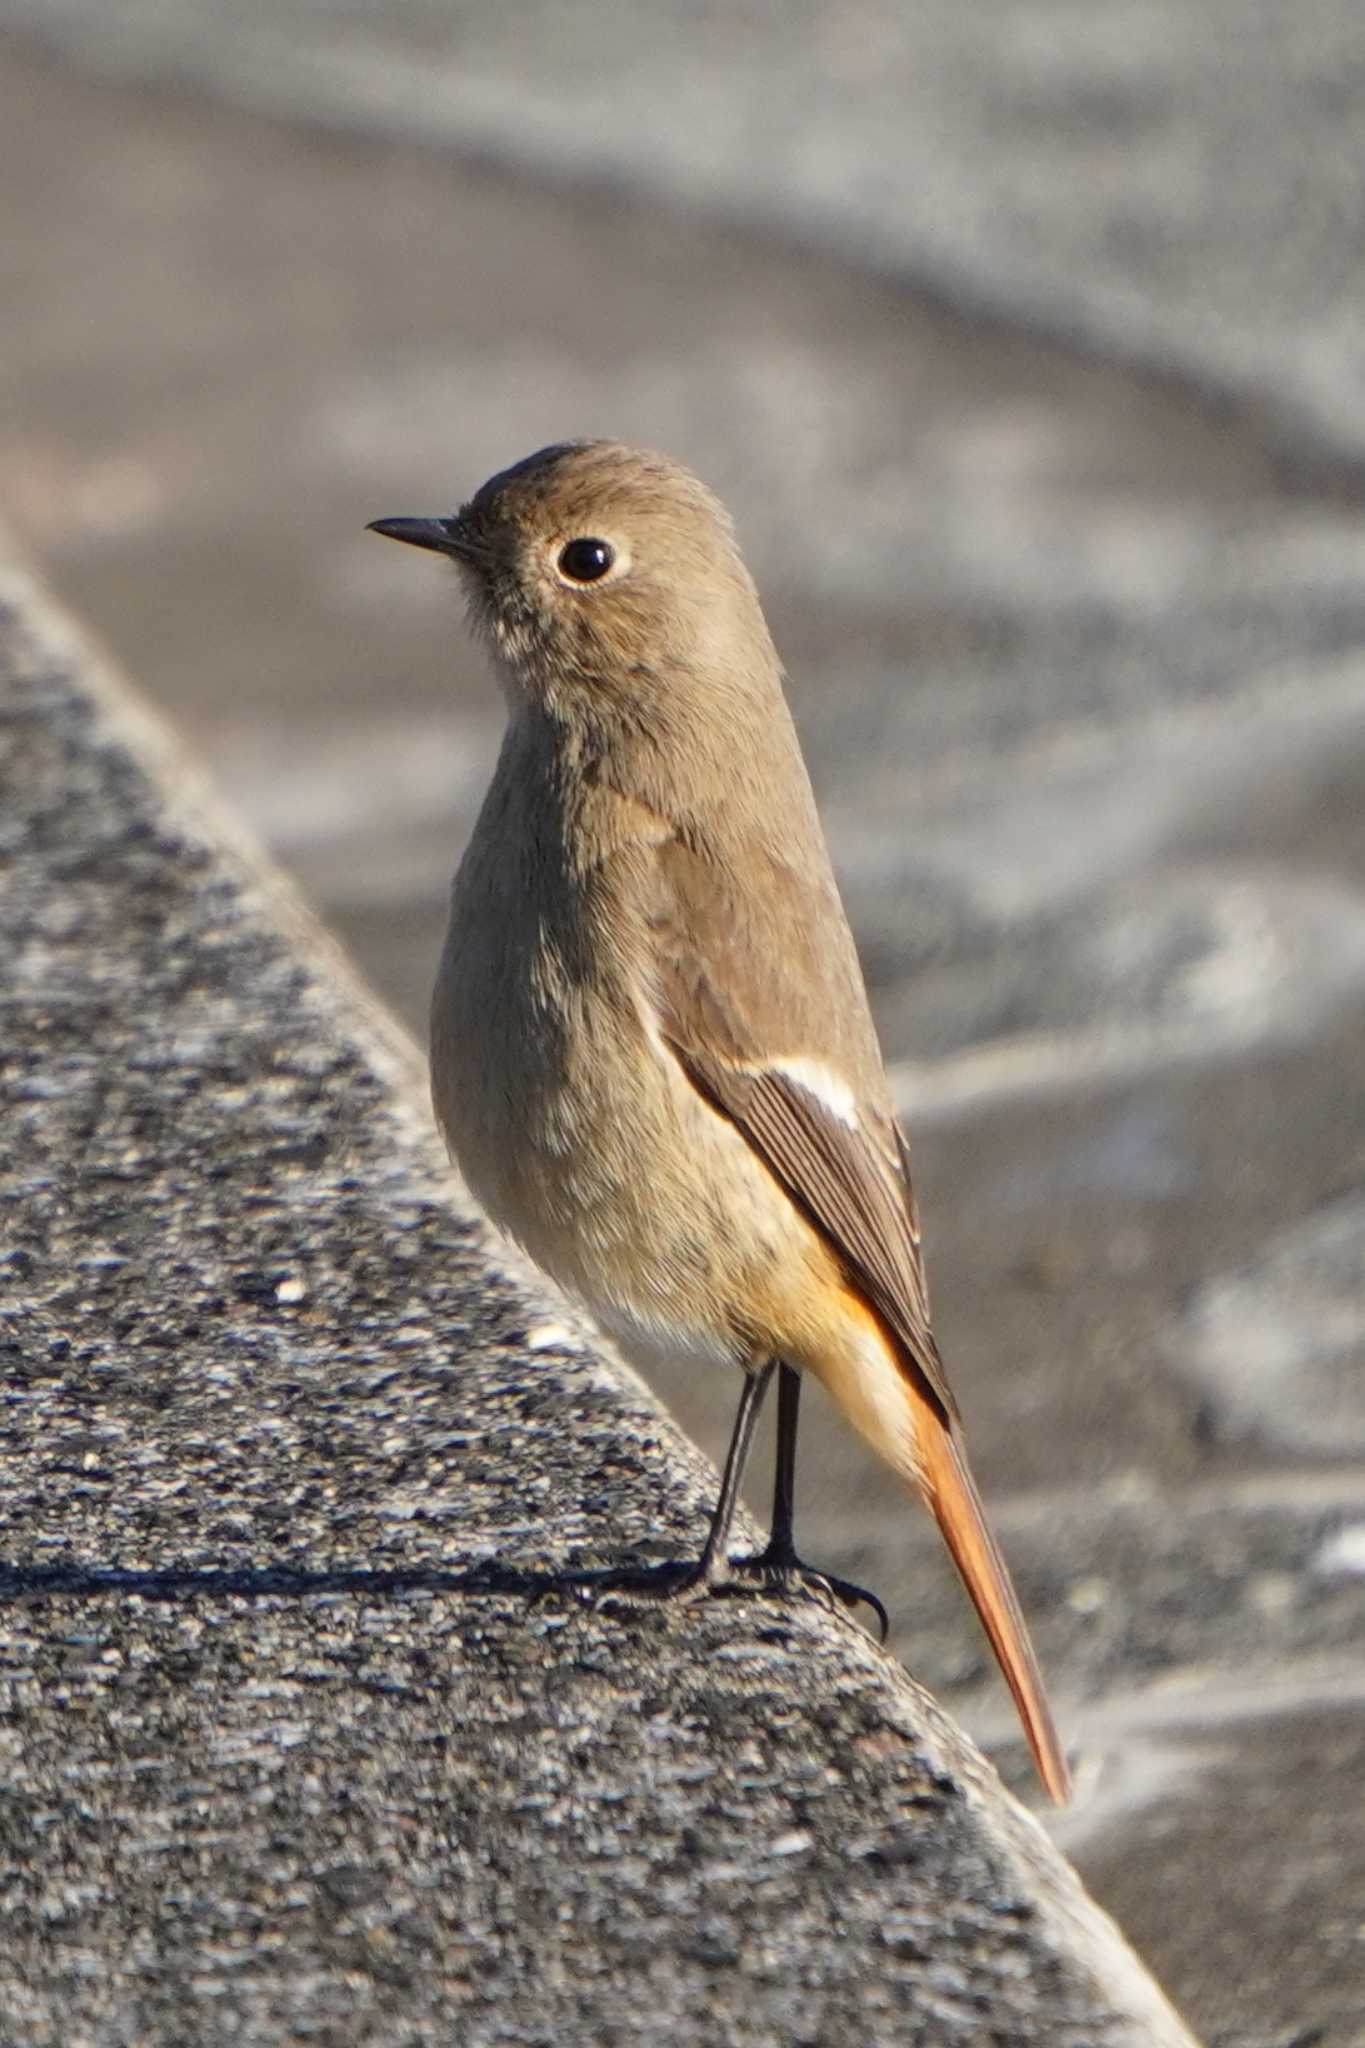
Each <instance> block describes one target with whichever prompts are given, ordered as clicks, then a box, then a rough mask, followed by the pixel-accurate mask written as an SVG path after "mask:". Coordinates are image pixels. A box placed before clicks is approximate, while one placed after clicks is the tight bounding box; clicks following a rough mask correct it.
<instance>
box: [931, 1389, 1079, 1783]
mask: <svg viewBox="0 0 1365 2048" xmlns="http://www.w3.org/2000/svg"><path fill="white" fill-rule="evenodd" d="M910 1392H911V1398H912V1400H914V1402H915V1406H916V1409H917V1413H916V1416H915V1423H916V1436H917V1439H918V1447H919V1453H920V1458H921V1459H922V1461H923V1466H922V1469H923V1480H922V1482H921V1483H922V1485H923V1488H924V1493H925V1497H926V1499H927V1500H928V1503H929V1505H930V1507H931V1508H932V1509H933V1512H934V1519H935V1520H936V1521H937V1523H938V1526H939V1529H940V1531H941V1532H942V1535H943V1540H944V1542H945V1543H946V1544H947V1546H948V1548H949V1550H950V1551H951V1553H952V1558H953V1563H954V1564H955V1565H956V1566H957V1568H958V1571H959V1572H960V1573H961V1575H962V1581H963V1584H964V1585H965V1586H966V1588H967V1591H968V1592H969V1593H970V1595H971V1597H972V1604H973V1606H974V1607H975V1608H976V1611H977V1614H978V1615H979V1616H980V1618H981V1626H982V1627H983V1628H984V1629H985V1631H986V1634H987V1636H988V1637H989V1639H990V1645H991V1648H992V1649H993V1650H994V1652H995V1655H996V1661H997V1662H998V1663H999V1666H1000V1669H1001V1671H1002V1672H1003V1674H1004V1678H1005V1683H1006V1684H1007V1685H1008V1687H1009V1689H1010V1691H1011V1692H1012V1693H1013V1695H1014V1704H1015V1706H1016V1707H1017V1708H1018V1709H1019V1718H1020V1720H1021V1721H1022V1722H1023V1725H1024V1733H1025V1735H1026V1736H1027V1737H1028V1745H1029V1748H1030V1749H1031V1750H1032V1752H1033V1760H1034V1762H1035V1763H1036V1764H1037V1766H1038V1775H1039V1777H1040V1778H1041V1779H1042V1781H1043V1784H1044V1785H1045V1786H1046V1788H1047V1790H1048V1792H1049V1794H1050V1795H1051V1797H1052V1798H1053V1799H1054V1800H1055V1801H1056V1802H1057V1804H1058V1806H1065V1805H1066V1803H1067V1801H1068V1800H1069V1799H1070V1797H1071V1773H1070V1771H1069V1770H1068V1768H1067V1762H1066V1754H1065V1752H1064V1750H1063V1749H1062V1744H1061V1739H1060V1737H1059V1736H1058V1733H1057V1728H1056V1724H1055V1723H1054V1721H1053V1719H1052V1710H1051V1708H1050V1707H1049V1706H1048V1703H1047V1695H1046V1693H1045V1691H1044V1689H1043V1675H1042V1672H1041V1671H1040V1670H1039V1668H1038V1659H1037V1657H1036V1656H1035V1654H1034V1649H1033V1644H1032V1642H1031V1641H1030V1639H1029V1632H1028V1624H1027V1623H1026V1622H1025V1620H1024V1615H1023V1610H1022V1609H1021V1607H1020V1605H1019V1596H1018V1594H1017V1593H1016V1592H1015V1590H1014V1582H1013V1580H1012V1579H1011V1578H1010V1574H1009V1567H1008V1566H1007V1565H1006V1563H1005V1560H1004V1557H1003V1556H1002V1554H1001V1550H1000V1546H999V1544H998V1543H997V1542H996V1540H995V1537H994V1535H993V1534H992V1533H991V1527H990V1524H989V1523H988V1522H987V1520H986V1511H985V1509H984V1507H983V1506H982V1504H981V1496H980V1494H979V1493H978V1492H977V1490H976V1481H975V1480H974V1479H973V1478H972V1474H971V1469H970V1467H969V1466H968V1464H967V1458H966V1453H965V1452H964V1450H963V1448H962V1445H961V1443H960V1442H959V1441H958V1439H957V1437H956V1435H955V1434H954V1432H953V1431H952V1430H951V1429H950V1428H948V1427H947V1426H946V1425H945V1424H944V1422H943V1421H942V1419H941V1418H940V1417H939V1415H938V1414H937V1413H936V1412H935V1411H934V1409H933V1408H932V1407H931V1406H930V1404H929V1402H928V1401H923V1403H922V1406H921V1399H922V1397H920V1398H917V1397H916V1394H915V1390H914V1389H913V1388H912V1389H911V1390H910Z"/></svg>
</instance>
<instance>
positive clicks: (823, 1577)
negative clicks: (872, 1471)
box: [721, 1543, 891, 1643]
mask: <svg viewBox="0 0 1365 2048" xmlns="http://www.w3.org/2000/svg"><path fill="white" fill-rule="evenodd" d="M728 1575H729V1578H730V1580H731V1581H733V1580H735V1579H741V1580H742V1579H756V1580H757V1581H758V1585H759V1588H760V1589H761V1590H762V1591H763V1592H765V1593H784V1594H791V1593H809V1594H810V1595H811V1596H812V1597H813V1598H814V1599H816V1600H819V1601H821V1602H823V1604H824V1605H825V1606H826V1607H828V1608H829V1610H830V1612H831V1613H833V1612H834V1611H835V1610H836V1609H837V1608H839V1607H870V1608H871V1609H872V1612H873V1614H875V1616H876V1617H877V1633H878V1640H879V1641H880V1642H883V1643H884V1642H885V1641H886V1638H887V1635H888V1633H889V1631H890V1627H891V1623H890V1620H889V1618H888V1616H887V1612H886V1609H885V1608H884V1607H883V1606H882V1603H881V1601H880V1600H879V1599H878V1598H877V1596H876V1594H875V1593H870V1592H869V1591H868V1589H867V1587H866V1586H856V1585H854V1583H853V1581H852V1579H841V1578H837V1577H836V1576H835V1574H834V1573H833V1572H818V1571H816V1570H815V1569H814V1567H813V1566H811V1565H808V1564H805V1563H803V1562H802V1560H801V1559H800V1558H799V1557H798V1556H797V1554H796V1552H795V1551H794V1550H793V1549H792V1548H791V1546H790V1545H789V1544H784V1543H770V1544H769V1545H768V1547H767V1549H766V1550H760V1551H758V1552H756V1553H755V1555H754V1556H752V1557H732V1558H730V1559H729V1561H728ZM721 1584H722V1586H723V1584H724V1581H722V1582H721Z"/></svg>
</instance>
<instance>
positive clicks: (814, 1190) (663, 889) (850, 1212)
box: [651, 840, 958, 1424]
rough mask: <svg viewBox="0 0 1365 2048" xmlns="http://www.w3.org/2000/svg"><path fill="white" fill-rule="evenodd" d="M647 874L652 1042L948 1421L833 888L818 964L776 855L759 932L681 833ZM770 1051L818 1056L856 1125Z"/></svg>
mask: <svg viewBox="0 0 1365 2048" xmlns="http://www.w3.org/2000/svg"><path fill="white" fill-rule="evenodd" d="M655 870H656V871H655V883H656V886H655V889H654V891H653V901H652V904H651V925H652V928H653V936H654V940H655V946H654V958H655V962H656V989H655V997H656V1001H657V1003H658V1006H659V1024H660V1029H661V1031H662V1034H663V1037H664V1039H665V1041H666V1042H667V1044H668V1045H669V1047H670V1048H671V1050H672V1052H673V1053H674V1055H675V1057H676V1058H677V1060H678V1062H679V1064H680V1065H681V1067H682V1068H683V1070H684V1072H685V1073H686V1074H687V1075H688V1078H689V1079H690V1080H691V1081H692V1083H693V1085H694V1086H695V1087H696V1088H697V1089H698V1090H699V1091H700V1092H701V1093H702V1094H703V1095H705V1096H706V1098H707V1100H708V1101H709V1102H711V1103H712V1104H713V1105H714V1106H715V1108H716V1109H718V1110H719V1111H720V1112H721V1114H722V1115H724V1116H726V1117H728V1118H729V1119H730V1121H731V1122H732V1123H733V1124H734V1125H735V1127H736V1129H737V1130H739V1131H740V1132H741V1133H742V1135H743V1136H744V1137H745V1138H746V1139H747V1140H748V1142H749V1144H750V1145H752V1146H753V1148H754V1150H755V1152H757V1153H758V1155H759V1157H760V1158H761V1159H762V1160H763V1162H764V1164H765V1165H766V1166H767V1168H768V1170H769V1172H770V1173H772V1175H773V1176H774V1178H775V1179H776V1180H777V1181H779V1182H780V1183H781V1185H782V1186H783V1187H784V1188H785V1189H786V1191H787V1193H788V1194H789V1195H790V1197H791V1199H792V1200H793V1201H794V1202H795V1203H797V1204H798V1206H799V1207H800V1208H801V1209H802V1211H803V1212H804V1213H805V1215H806V1216H808V1217H809V1219H810V1221H811V1222H812V1223H813V1224H814V1226H815V1228H816V1229H817V1230H819V1231H820V1232H821V1234H822V1235H823V1236H824V1237H825V1238H826V1239H827V1241H828V1242H829V1243H830V1245H831V1246H832V1247H833V1249H834V1250H835V1251H836V1252H837V1253H838V1255H839V1257H840V1259H841V1260H842V1261H843V1263H844V1265H845V1267H846V1268H847V1270H848V1273H849V1277H850V1279H851V1281H852V1282H853V1284H854V1285H855V1286H856V1287H857V1289H858V1290H859V1292H861V1293H862V1294H864V1295H865V1297H866V1299H867V1301H868V1303H869V1305H870V1306H871V1307H873V1308H875V1309H876V1311H877V1312H878V1314H879V1315H881V1316H882V1317H883V1318H884V1319H885V1321H886V1322H887V1323H888V1324H889V1325H890V1327H891V1329H892V1330H893V1331H894V1332H895V1333H896V1335H897V1336H898V1337H900V1339H901V1341H902V1342H903V1344H904V1345H905V1348H906V1351H907V1353H908V1355H909V1358H910V1360H911V1361H912V1363H913V1364H914V1366H915V1367H916V1368H917V1369H918V1372H919V1373H920V1375H921V1377H922V1380H923V1383H924V1391H925V1393H926V1395H927V1397H928V1398H929V1399H930V1400H931V1401H932V1402H933V1404H934V1406H935V1407H936V1408H937V1409H938V1410H939V1411H940V1413H941V1415H942V1417H943V1419H944V1421H945V1422H948V1423H950V1424H951V1423H955V1422H956V1420H957V1415H958V1410H957V1403H956V1401H955V1400H954V1398H953V1395H952V1392H951V1389H950V1388H949V1386H948V1383H947V1381H946V1379H945V1377H944V1373H943V1366H942V1363H941V1361H940V1359H939V1354H938V1346H937V1345H936V1344H935V1342H934V1337H933V1332H932V1330H931V1328H930V1324H929V1297H928V1290H927V1287H926V1284H925V1278H924V1264H923V1260H922V1258H921V1256H920V1248H919V1224H918V1219H917V1216H916V1213H915V1202H914V1195H913V1192H912V1190H911V1185H910V1176H909V1170H908V1161H907V1156H906V1150H905V1141H904V1139H903V1138H902V1136H901V1133H900V1131H899V1129H898V1127H897V1125H896V1122H895V1118H894V1115H893V1114H892V1112H891V1109H890V1106H889V1103H888V1102H887V1100H886V1089H885V1081H884V1079H883V1077H882V1071H881V1059H880V1055H879V1053H878V1052H877V1049H876V1038H875V1035H874V1033H873V1030H872V1024H871V1020H870V1018H869V1017H868V1014H867V1006H866V996H865V994H864V992H863V986H862V977H861V974H860V972H859V970H858V967H857V961H856V956H855V955H854V952H853V944H852V940H851V938H849V936H848V931H847V926H846V924H845V922H844V918H843V913H842V909H841V907H840V906H839V903H838V899H837V897H836V896H834V894H833V888H832V885H831V886H830V890H829V894H830V897H831V898H832V899H833V907H834V911H835V915H836V924H835V929H834V931H833V933H832V934H831V932H830V920H829V919H828V917H825V918H821V919H820V920H819V921H818V923H819V930H818V932H817V933H816V934H815V937H816V939H817V940H818V941H823V943H824V944H825V945H826V946H827V947H829V948H830V952H831V954H832V956H833V957H832V958H831V957H820V958H815V957H812V955H813V950H814V949H813V947H812V944H811V937H812V935H811V933H810V929H809V924H808V917H807V906H806V905H805V904H803V903H802V901H801V897H800V890H799V887H798V885H797V880H796V877H795V876H792V875H790V874H788V873H784V872H783V871H781V870H780V869H778V868H777V867H776V864H775V863H773V864H771V867H770V872H769V874H768V875H767V876H766V877H765V881H766V882H767V884H768V886H767V887H766V888H765V889H764V890H763V892H762V894H761V897H760V898H759V900H760V901H761V903H762V904H763V907H764V915H765V918H766V920H767V921H768V922H769V929H767V930H761V931H755V930H754V929H753V925H754V912H753V908H752V901H753V899H752V898H751V899H750V901H749V902H747V903H746V902H744V901H742V900H741V899H740V896H739V892H738V891H737V890H736V889H735V887H734V885H733V883H731V882H730V881H729V880H728V877H726V875H725V874H724V871H723V870H721V869H719V868H717V867H716V866H714V865H713V864H711V863H709V862H705V861H704V860H703V858H702V856H700V855H699V854H697V853H696V852H695V851H694V850H693V849H690V848H687V847H685V846H683V845H682V844H681V842H679V841H677V840H674V841H670V842H669V843H668V845H666V846H663V847H660V848H658V849H657V852H656V863H655ZM760 947H761V949H762V950H756V949H757V948H760ZM813 998H814V1000H813ZM822 1009H823V1014H822ZM841 1055H842V1057H841ZM784 1058H786V1059H799V1058H805V1059H810V1060H815V1061H818V1062H820V1063H821V1064H822V1065H825V1066H827V1067H828V1068H829V1069H830V1070H831V1071H832V1072H833V1073H834V1074H835V1075H837V1076H838V1077H839V1079H841V1080H843V1081H845V1082H847V1084H848V1085H849V1086H850V1087H851V1088H852V1089H853V1092H854V1099H855V1103H856V1107H857V1122H856V1125H852V1124H849V1123H846V1122H844V1121H843V1120H842V1119H840V1118H839V1117H838V1116H836V1115H835V1114H834V1113H833V1111H832V1110H831V1109H830V1108H829V1107H828V1106H827V1105H826V1104H825V1103H823V1102H822V1101H821V1099H820V1097H819V1096H818V1095H817V1094H816V1093H814V1092H813V1091H811V1090H810V1089H807V1088H805V1087H803V1086H802V1085H801V1083H800V1081H799V1080H796V1079H794V1078H793V1077H792V1076H791V1075H790V1074H788V1073H785V1072H784V1071H783V1070H782V1068H781V1067H780V1066H777V1065H774V1064H772V1063H773V1062H774V1061H780V1060H782V1059H784ZM850 1069H851V1070H850ZM860 1083H861V1084H862V1085H861V1086H860V1085H859V1084H860Z"/></svg>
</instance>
